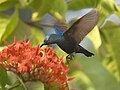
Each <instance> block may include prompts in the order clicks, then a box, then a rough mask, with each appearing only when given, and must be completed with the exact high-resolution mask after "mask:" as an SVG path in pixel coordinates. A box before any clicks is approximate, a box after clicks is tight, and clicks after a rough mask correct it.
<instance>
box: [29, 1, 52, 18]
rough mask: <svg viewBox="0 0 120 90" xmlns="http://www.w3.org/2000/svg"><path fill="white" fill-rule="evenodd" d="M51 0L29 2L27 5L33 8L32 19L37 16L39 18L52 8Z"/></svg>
mask: <svg viewBox="0 0 120 90" xmlns="http://www.w3.org/2000/svg"><path fill="white" fill-rule="evenodd" d="M52 2H54V0H53V1H52ZM52 2H51V0H47V1H46V0H33V1H32V2H31V4H30V5H29V6H30V7H32V8H33V11H34V13H33V15H32V19H33V20H36V19H38V18H41V17H42V16H44V15H45V14H46V13H47V12H49V10H50V9H51V8H52Z"/></svg>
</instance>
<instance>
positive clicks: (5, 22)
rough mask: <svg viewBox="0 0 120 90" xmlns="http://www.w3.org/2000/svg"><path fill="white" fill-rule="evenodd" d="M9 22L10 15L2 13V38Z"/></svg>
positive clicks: (0, 15) (0, 29) (0, 30)
mask: <svg viewBox="0 0 120 90" xmlns="http://www.w3.org/2000/svg"><path fill="white" fill-rule="evenodd" d="M8 23H9V20H8V17H6V16H5V15H2V14H0V39H1V37H2V36H3V34H4V32H5V30H6V27H7V24H8Z"/></svg>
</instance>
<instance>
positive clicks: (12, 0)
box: [0, 0, 18, 11]
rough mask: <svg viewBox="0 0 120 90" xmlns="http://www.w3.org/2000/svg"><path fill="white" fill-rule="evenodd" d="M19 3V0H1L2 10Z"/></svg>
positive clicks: (0, 6) (0, 8) (0, 7)
mask: <svg viewBox="0 0 120 90" xmlns="http://www.w3.org/2000/svg"><path fill="white" fill-rule="evenodd" d="M17 3H18V0H2V1H0V11H4V10H6V9H9V8H11V7H14V6H15V5H16V4H17Z"/></svg>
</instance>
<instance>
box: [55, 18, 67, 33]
mask: <svg viewBox="0 0 120 90" xmlns="http://www.w3.org/2000/svg"><path fill="white" fill-rule="evenodd" d="M54 28H55V33H56V34H59V35H63V33H64V32H65V31H66V30H67V24H66V22H65V21H64V20H56V22H55V24H54Z"/></svg>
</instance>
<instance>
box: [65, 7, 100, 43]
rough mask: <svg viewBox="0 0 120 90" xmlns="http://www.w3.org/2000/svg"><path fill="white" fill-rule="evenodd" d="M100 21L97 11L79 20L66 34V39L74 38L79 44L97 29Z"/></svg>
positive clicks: (92, 11)
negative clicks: (96, 26)
mask: <svg viewBox="0 0 120 90" xmlns="http://www.w3.org/2000/svg"><path fill="white" fill-rule="evenodd" d="M97 21H98V11H97V9H93V10H91V11H90V12H89V13H87V14H86V15H84V16H83V17H81V18H80V19H78V20H77V21H76V22H75V23H74V24H73V25H72V26H71V27H70V28H69V29H68V30H67V31H66V32H65V33H64V36H65V37H70V38H71V37H72V38H74V39H75V41H76V42H77V43H78V44H79V43H80V42H81V41H82V40H83V38H84V37H85V36H86V35H87V34H88V33H89V32H90V31H91V30H92V29H93V28H94V27H95V25H96V24H97Z"/></svg>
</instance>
